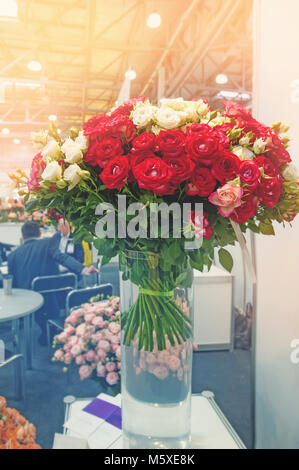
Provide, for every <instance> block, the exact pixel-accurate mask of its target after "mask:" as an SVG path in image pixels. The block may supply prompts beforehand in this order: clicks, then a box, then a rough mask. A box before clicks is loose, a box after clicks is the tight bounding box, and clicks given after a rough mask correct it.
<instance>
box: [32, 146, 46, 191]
mask: <svg viewBox="0 0 299 470" xmlns="http://www.w3.org/2000/svg"><path fill="white" fill-rule="evenodd" d="M45 168H46V163H45V162H44V161H43V157H42V154H41V152H39V153H37V154H36V155H35V157H34V158H33V160H32V163H31V170H30V175H29V179H28V183H27V185H28V189H29V191H34V190H35V191H39V189H40V186H39V183H40V182H41V179H42V178H41V175H42V172H43V171H44V169H45Z"/></svg>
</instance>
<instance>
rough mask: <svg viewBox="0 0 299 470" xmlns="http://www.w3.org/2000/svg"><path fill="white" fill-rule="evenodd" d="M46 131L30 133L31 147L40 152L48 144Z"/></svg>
mask: <svg viewBox="0 0 299 470" xmlns="http://www.w3.org/2000/svg"><path fill="white" fill-rule="evenodd" d="M48 134H49V133H48V131H39V132H31V142H32V144H33V147H34V148H36V149H38V150H41V149H42V148H44V146H45V145H46V144H47V142H48V138H49V136H48Z"/></svg>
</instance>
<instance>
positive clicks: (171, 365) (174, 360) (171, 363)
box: [168, 356, 181, 372]
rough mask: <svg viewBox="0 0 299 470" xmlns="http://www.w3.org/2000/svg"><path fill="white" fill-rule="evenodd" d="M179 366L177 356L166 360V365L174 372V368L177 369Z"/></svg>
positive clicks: (179, 362)
mask: <svg viewBox="0 0 299 470" xmlns="http://www.w3.org/2000/svg"><path fill="white" fill-rule="evenodd" d="M180 366H181V361H180V360H179V358H178V357H176V356H172V357H170V359H169V361H168V367H169V369H170V370H171V371H172V372H175V371H176V370H178V369H179V368H180Z"/></svg>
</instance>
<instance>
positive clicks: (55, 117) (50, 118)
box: [49, 114, 57, 121]
mask: <svg viewBox="0 0 299 470" xmlns="http://www.w3.org/2000/svg"><path fill="white" fill-rule="evenodd" d="M56 119H57V116H56V115H55V114H50V116H49V121H56Z"/></svg>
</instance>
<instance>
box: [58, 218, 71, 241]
mask: <svg viewBox="0 0 299 470" xmlns="http://www.w3.org/2000/svg"><path fill="white" fill-rule="evenodd" d="M58 230H59V232H60V233H61V234H62V235H63V236H64V237H68V236H69V234H70V224H69V223H68V222H67V221H66V220H63V219H59V222H58Z"/></svg>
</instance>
